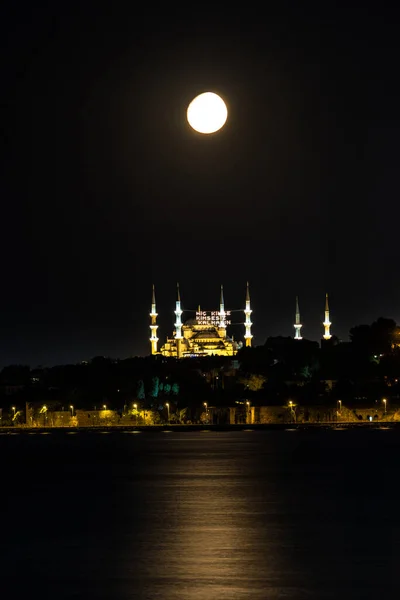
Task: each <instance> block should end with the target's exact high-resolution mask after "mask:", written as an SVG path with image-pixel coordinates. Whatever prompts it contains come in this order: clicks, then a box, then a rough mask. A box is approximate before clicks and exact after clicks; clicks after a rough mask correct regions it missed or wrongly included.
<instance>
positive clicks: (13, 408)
mask: <svg viewBox="0 0 400 600" xmlns="http://www.w3.org/2000/svg"><path fill="white" fill-rule="evenodd" d="M11 409H12V410H13V411H14V419H15V410H16V409H15V406H12V407H11Z"/></svg>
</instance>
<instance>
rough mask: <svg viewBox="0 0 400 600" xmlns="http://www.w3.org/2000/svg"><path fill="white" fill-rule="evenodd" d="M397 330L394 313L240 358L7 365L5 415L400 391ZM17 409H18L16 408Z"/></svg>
mask: <svg viewBox="0 0 400 600" xmlns="http://www.w3.org/2000/svg"><path fill="white" fill-rule="evenodd" d="M399 382H400V328H399V327H398V326H397V324H396V322H395V321H393V320H392V319H384V318H380V319H378V320H377V321H375V322H374V323H372V324H371V325H358V326H356V327H354V328H352V329H351V330H350V341H349V342H339V340H337V339H336V338H332V339H331V340H329V341H327V342H323V343H322V344H321V345H320V344H318V343H317V342H312V341H309V340H294V339H293V338H285V337H274V338H268V339H267V340H266V342H265V344H264V345H262V346H257V347H254V348H243V349H242V350H241V351H240V352H239V353H238V355H237V356H236V357H229V358H228V357H226V358H225V357H207V358H202V359H193V358H191V359H184V360H180V361H178V360H175V359H167V358H165V357H162V356H154V357H152V356H148V357H145V358H140V357H136V358H128V359H125V360H114V359H111V358H106V357H95V358H93V359H91V360H90V361H88V362H84V363H80V364H72V365H59V366H55V367H51V368H46V367H38V368H35V369H32V368H30V367H29V366H25V365H10V366H8V367H5V368H3V370H2V371H1V373H0V390H1V391H0V408H2V409H3V415H4V414H9V413H10V412H11V411H14V413H15V411H16V410H17V409H18V410H22V409H23V406H24V405H25V403H27V402H28V403H31V404H36V405H43V404H45V405H46V406H48V408H49V410H62V409H63V408H64V409H68V407H69V406H74V407H75V408H76V409H78V408H84V409H85V410H93V409H94V408H95V407H98V408H100V407H101V406H103V405H106V406H107V407H109V408H110V409H113V410H119V411H123V410H126V407H129V406H131V405H132V403H140V405H141V406H143V407H148V408H151V407H153V408H154V407H158V406H163V405H165V403H167V402H171V403H173V404H174V406H175V407H177V408H179V407H180V408H183V407H189V408H190V407H194V406H199V405H201V404H204V403H207V404H208V405H209V406H211V405H215V406H229V405H232V404H233V403H235V402H241V401H244V399H246V400H249V401H251V402H252V403H254V404H259V405H261V404H282V405H283V404H285V403H286V402H287V400H288V399H289V398H293V400H296V401H298V402H300V403H305V402H307V403H308V404H310V403H318V402H322V401H324V402H325V401H331V400H332V401H335V399H338V398H340V399H342V400H343V401H346V402H347V403H349V402H350V403H351V402H353V403H357V402H361V403H362V402H365V401H370V400H372V399H377V398H380V397H383V396H390V397H398V396H399V394H400V384H399ZM13 407H14V408H13Z"/></svg>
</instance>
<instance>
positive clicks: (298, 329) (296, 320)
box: [294, 296, 303, 340]
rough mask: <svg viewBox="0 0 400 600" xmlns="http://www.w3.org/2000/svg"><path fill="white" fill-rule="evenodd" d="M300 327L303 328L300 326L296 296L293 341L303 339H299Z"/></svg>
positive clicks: (297, 298)
mask: <svg viewBox="0 0 400 600" xmlns="http://www.w3.org/2000/svg"><path fill="white" fill-rule="evenodd" d="M302 327H303V325H302V324H301V321H300V309H299V297H298V296H296V319H295V324H294V329H295V334H294V339H295V340H302V339H303V338H302V337H301V332H300V329H301V328H302Z"/></svg>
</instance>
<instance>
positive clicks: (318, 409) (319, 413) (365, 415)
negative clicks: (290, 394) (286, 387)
mask: <svg viewBox="0 0 400 600" xmlns="http://www.w3.org/2000/svg"><path fill="white" fill-rule="evenodd" d="M371 418H372V420H373V421H394V422H396V421H398V422H400V406H391V407H388V409H387V411H386V412H385V410H384V409H383V408H381V407H379V408H377V407H376V406H375V405H371V406H369V407H361V408H358V407H357V408H349V407H346V406H343V405H342V406H341V407H340V410H337V409H335V408H334V407H332V406H328V405H320V406H293V408H290V407H286V406H252V407H250V409H249V410H247V411H243V409H242V408H241V407H240V408H237V407H231V408H230V409H229V423H230V424H231V425H235V424H244V423H248V424H260V425H262V424H274V423H332V422H343V423H357V422H359V421H370V420H371Z"/></svg>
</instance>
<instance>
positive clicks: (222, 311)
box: [218, 285, 226, 337]
mask: <svg viewBox="0 0 400 600" xmlns="http://www.w3.org/2000/svg"><path fill="white" fill-rule="evenodd" d="M218 316H219V325H218V328H219V329H221V330H222V331H221V335H222V337H226V313H225V303H224V286H223V285H221V296H220V299H219V313H218Z"/></svg>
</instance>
